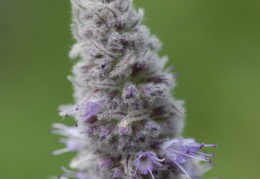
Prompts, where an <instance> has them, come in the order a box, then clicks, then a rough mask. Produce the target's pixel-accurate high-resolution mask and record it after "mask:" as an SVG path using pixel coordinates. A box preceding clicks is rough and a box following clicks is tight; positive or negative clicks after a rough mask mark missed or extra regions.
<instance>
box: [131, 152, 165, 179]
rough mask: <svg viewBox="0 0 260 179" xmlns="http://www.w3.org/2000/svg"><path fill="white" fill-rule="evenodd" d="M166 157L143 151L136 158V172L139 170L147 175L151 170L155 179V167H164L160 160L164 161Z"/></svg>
mask: <svg viewBox="0 0 260 179" xmlns="http://www.w3.org/2000/svg"><path fill="white" fill-rule="evenodd" d="M163 160H164V159H158V157H157V156H155V155H154V154H152V153H150V152H142V153H141V154H140V155H139V157H138V158H137V159H136V160H135V163H134V165H135V167H136V169H135V173H134V175H135V174H136V171H137V170H139V171H140V172H141V173H142V174H144V175H147V173H148V172H149V173H150V174H151V176H152V178H153V179H154V176H153V173H152V172H153V168H154V167H155V168H158V167H162V164H160V163H159V162H162V161H163Z"/></svg>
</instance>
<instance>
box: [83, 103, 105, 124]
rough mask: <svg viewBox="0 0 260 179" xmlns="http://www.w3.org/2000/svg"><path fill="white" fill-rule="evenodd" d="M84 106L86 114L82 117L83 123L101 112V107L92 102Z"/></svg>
mask: <svg viewBox="0 0 260 179" xmlns="http://www.w3.org/2000/svg"><path fill="white" fill-rule="evenodd" d="M84 106H85V109H84V110H85V114H83V115H81V116H80V117H82V118H83V121H86V120H87V119H88V118H89V117H90V116H93V115H96V114H97V113H99V111H100V110H101V106H100V105H99V104H98V103H95V102H92V101H88V102H87V103H86V104H85V105H84Z"/></svg>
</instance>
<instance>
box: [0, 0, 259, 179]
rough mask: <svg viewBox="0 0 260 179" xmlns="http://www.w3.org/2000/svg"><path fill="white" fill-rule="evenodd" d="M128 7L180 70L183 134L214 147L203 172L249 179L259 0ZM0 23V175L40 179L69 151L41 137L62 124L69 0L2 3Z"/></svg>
mask: <svg viewBox="0 0 260 179" xmlns="http://www.w3.org/2000/svg"><path fill="white" fill-rule="evenodd" d="M135 3H136V5H137V6H138V7H143V8H144V9H145V12H146V18H145V22H144V23H145V24H146V25H148V26H149V28H150V29H151V32H152V33H153V34H156V35H157V36H158V37H159V38H160V39H161V41H162V42H163V44H164V46H163V50H162V51H161V52H160V54H162V55H165V54H167V55H168V56H169V57H170V62H169V64H174V65H175V71H176V72H178V73H179V77H178V87H177V88H176V89H175V91H174V94H175V96H176V97H177V98H179V99H184V100H185V101H186V108H187V123H186V128H185V131H184V136H186V137H194V138H196V139H197V141H200V142H205V143H213V142H217V143H218V148H217V149H215V152H216V158H215V159H214V163H215V165H216V167H215V168H214V169H213V170H212V171H210V172H208V173H207V174H206V175H205V176H204V177H203V178H204V179H206V178H214V177H217V176H219V177H222V178H223V179H247V178H258V177H259V173H258V172H259V166H260V163H259V161H260V154H259V153H258V150H259V148H260V139H259V138H260V120H259V118H260V110H259V107H260V1H258V0H160V1H159V0H135ZM0 22H1V23H0V85H1V86H0V116H1V120H0V178H1V179H15V178H19V179H35V178H37V179H39V178H43V179H46V178H48V177H49V176H51V175H56V174H59V173H60V171H61V170H60V166H67V164H68V163H69V160H70V159H71V157H72V156H73V155H74V154H63V155H60V156H55V157H53V156H50V152H51V151H52V150H55V149H59V148H61V147H62V145H60V144H57V143H56V139H57V137H58V136H55V135H52V134H50V133H49V129H50V127H51V124H52V123H54V122H60V121H61V118H60V117H59V116H58V115H57V111H56V109H57V107H58V106H59V105H60V104H67V103H71V102H72V97H71V96H72V88H71V84H70V83H69V82H68V81H67V80H66V76H67V75H68V74H70V68H71V66H72V64H73V62H72V61H71V60H70V59H69V58H68V57H67V54H68V51H69V49H70V46H71V45H72V44H73V40H72V37H71V34H70V28H69V23H70V3H69V1H68V0H44V1H40V0H1V5H0ZM64 122H65V123H67V124H68V123H72V120H71V119H66V121H64ZM210 151H212V150H210Z"/></svg>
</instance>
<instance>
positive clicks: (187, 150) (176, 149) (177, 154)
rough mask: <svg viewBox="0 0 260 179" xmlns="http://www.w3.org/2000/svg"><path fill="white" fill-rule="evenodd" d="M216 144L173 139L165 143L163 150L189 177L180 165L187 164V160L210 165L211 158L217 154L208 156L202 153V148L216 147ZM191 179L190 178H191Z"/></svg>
mask: <svg viewBox="0 0 260 179" xmlns="http://www.w3.org/2000/svg"><path fill="white" fill-rule="evenodd" d="M216 146H217V145H216V144H204V143H200V144H199V143H196V141H195V139H173V140H169V141H165V142H164V143H163V144H162V147H161V149H162V150H163V152H164V153H165V155H166V156H167V157H168V158H169V159H170V160H171V161H172V162H173V163H175V164H176V165H177V166H178V167H180V169H181V170H182V171H183V172H184V173H185V174H186V175H187V176H188V177H189V175H188V174H187V172H186V171H185V170H184V169H183V168H182V167H181V166H180V165H179V164H182V163H186V159H187V158H194V159H197V160H200V161H205V162H208V163H210V162H211V161H210V159H209V157H214V156H215V154H207V153H203V152H200V151H199V150H200V149H201V148H202V147H216ZM189 178H190V177H189Z"/></svg>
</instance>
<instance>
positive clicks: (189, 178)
mask: <svg viewBox="0 0 260 179" xmlns="http://www.w3.org/2000/svg"><path fill="white" fill-rule="evenodd" d="M173 162H174V161H173ZM174 163H175V164H176V165H177V166H178V167H179V168H180V169H181V170H182V171H183V173H184V174H185V175H186V176H187V177H188V179H191V177H190V176H189V174H188V173H187V172H186V171H185V170H184V168H182V167H181V165H179V164H178V163H177V162H174Z"/></svg>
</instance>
